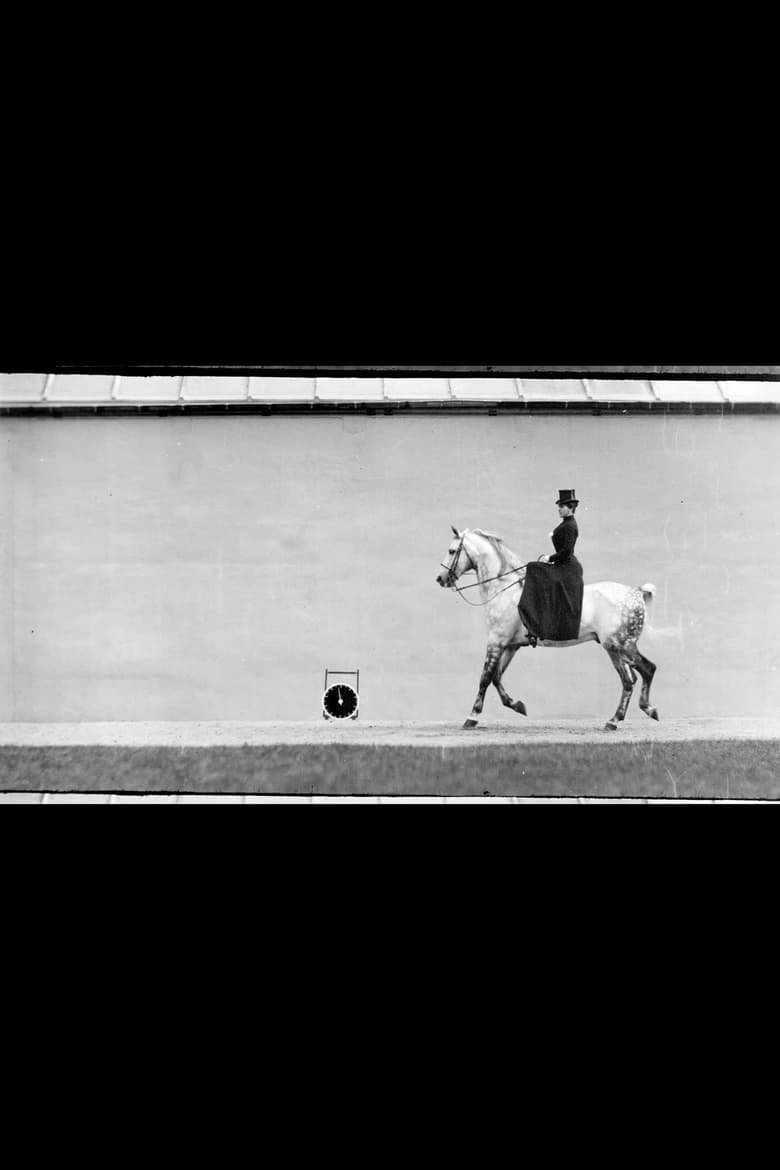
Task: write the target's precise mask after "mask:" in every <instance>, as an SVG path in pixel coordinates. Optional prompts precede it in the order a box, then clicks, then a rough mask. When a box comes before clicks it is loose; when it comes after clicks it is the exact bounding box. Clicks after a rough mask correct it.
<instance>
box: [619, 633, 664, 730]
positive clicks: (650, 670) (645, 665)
mask: <svg viewBox="0 0 780 1170" xmlns="http://www.w3.org/2000/svg"><path fill="white" fill-rule="evenodd" d="M626 653H627V655H628V657H629V660H630V662H631V665H632V669H633V668H634V667H636V669H637V670H638V671H639V674H640V675H641V676H642V691H641V694H640V695H639V706H640V709H641V710H642V711H644V713H645V715H649V716H650V718H651V719H657V718H658V711H657V710H656V708H655V707H651V706H650V684H651V683H652V681H653V675H654V674H655V671H656V665H655V663H654V662H651V661H650V659H649V658H645V656H644V654H640V653H639V651H638V650H637V648H636V646H633V647H631V649H628V648H626Z"/></svg>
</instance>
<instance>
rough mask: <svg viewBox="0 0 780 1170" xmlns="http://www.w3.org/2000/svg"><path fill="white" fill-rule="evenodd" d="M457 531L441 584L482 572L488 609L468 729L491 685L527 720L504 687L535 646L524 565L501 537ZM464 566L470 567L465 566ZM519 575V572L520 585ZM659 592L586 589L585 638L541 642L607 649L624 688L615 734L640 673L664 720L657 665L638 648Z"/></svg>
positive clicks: (612, 724)
mask: <svg viewBox="0 0 780 1170" xmlns="http://www.w3.org/2000/svg"><path fill="white" fill-rule="evenodd" d="M452 530H453V532H454V533H455V535H456V536H457V538H458V540H459V541H460V544H459V546H458V548H457V549H452V548H450V549H449V550H448V554H449V556H450V558H451V559H450V563H449V564H445V563H444V562H442V565H443V567H444V568H445V569H446V570H447V572H446V574H444V573H439V574H438V576H437V578H436V580H437V582H438V583H439V585H442V586H444V587H446V588H455V587H456V586H455V582H456V581H457V580H458V579H459V578H460V577H461V576H462V575H463V574H464V573H467V572H469V571H471V570H473V571H475V572H476V574H477V581H478V582H479V584H478V592H479V595H480V597H481V601H480V602H479V603H478V604H480V605H482V606H484V609H485V624H486V626H487V633H488V644H487V652H486V656H485V664H484V667H483V671H482V678H481V679H480V689H479V692H478V695H477V700H476V702H475V704H474V708H473V710H472V712H471V716H470V718H469V719H467V720H466V723H465V724H464V727H475V726H476V723H477V717H478V716H479V715H480V714H481V712H482V705H483V702H484V695H485V691H486V690H487V687H488V686H489V685H490V683H491V682H492V683H493V684H494V685H495V687H496V689H497V690H498V693H499V695H500V696H501V701H502V702H503V703H504V705H505V706H507V707H511V708H512V709H513V710H515V711H518V712H519V713H520V714H523V715H524V714H525V713H526V711H525V705H524V703H522V701H521V700H512V699H511V698H510V697H509V695H508V694H507V693H506V691H505V690H504V688H503V686H502V685H501V677H502V675H503V673H504V671H505V670H506V668H507V666H508V665H509V663H510V662H511V660H512V658H513V657H514V655H515V653H516V651H517V650H518V649H519V648H520V647H521V646H528V645H530V644H531V643H530V641H529V638H528V631H527V630H526V628H525V626H524V624H523V621H522V619H521V617H520V614H519V613H518V610H517V603H518V602H519V600H520V595H521V593H522V587H523V583H524V580H525V574H524V572H523V569H524V566H523V565H522V564H521V562H520V558H519V557H518V556H517V555H516V554H515V553H513V552H512V550H511V549H509V548H507V547H506V545H505V544H504V543H503V541H502V539H501V537H500V536H497V535H496V534H495V533H492V532H485V531H484V530H483V529H481V528H475V529H464V530H463V531H462V532H459V531H458V529H457V528H455V527H454V526H453V529H452ZM464 554H465V555H464ZM461 561H463V562H464V565H463V567H461ZM513 570H518V572H517V576H516V578H515V580H514V581H513V580H512V578H513ZM507 582H509V584H507ZM466 588H469V587H468V586H466ZM654 592H655V586H654V585H651V584H649V583H648V584H646V585H642V586H634V585H621V584H619V583H618V582H617V581H597V582H595V583H594V584H592V585H586V586H585V587H584V590H583V598H582V615H581V619H580V635H579V637H578V638H577V639H575V640H573V641H568V642H553V641H546V640H540V641H539V642H538V645H539V646H545V647H552V648H558V649H563V648H565V647H567V646H578V645H579V644H580V643H582V642H599V643H600V644H601V645H602V646H603V647H604V649H605V650H606V652H607V653H608V654H609V657H610V659H611V660H612V664H613V666H614V667H615V669H616V671H617V672H618V675H619V676H620V679H621V682H622V684H623V695H622V697H621V703H620V706H619V707H618V710H617V712H616V714H615V716H614V719H613V720H610V721H609V722H608V723H607V725H606V726H607V728H608V729H609V730H615V729H616V727H617V722H618V721H620V720H622V719H624V718H625V712H626V709H627V707H628V701H629V699H630V697H631V693H632V691H633V686H634V682H635V681H636V678H637V672H638V673H639V674H640V675H641V676H642V684H643V685H642V694H641V697H640V700H639V705H640V707H641V708H642V710H643V711H645V712H646V713H647V714H648V715H650V716H651V717H652V718H653V719H657V718H658V713H657V711H656V710H655V708H654V707H650V705H649V695H650V683H651V681H652V678H653V674H654V673H655V665H654V664H653V663H652V662H650V660H649V659H647V658H645V657H644V656H643V655H642V654H640V653H639V651H638V650H637V648H636V642H637V639H638V638H639V635H640V634H641V632H642V629H643V627H644V620H645V614H646V611H647V605H648V603H649V602H650V600H651V599H652V596H653V593H654ZM472 604H473V603H472Z"/></svg>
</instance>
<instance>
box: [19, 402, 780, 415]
mask: <svg viewBox="0 0 780 1170" xmlns="http://www.w3.org/2000/svg"><path fill="white" fill-rule="evenodd" d="M778 413H780V402H644V401H642V402H591V401H584V400H579V399H578V400H576V401H574V402H520V401H517V402H515V401H512V400H510V401H496V402H490V401H485V402H463V401H460V402H458V401H453V400H452V399H447V400H442V401H430V402H427V401H424V400H419V401H412V402H403V401H398V402H382V403H377V402H319V401H317V402H181V403H157V402H148V403H146V402H145V403H130V402H107V403H95V404H94V405H92V404H89V405H85V404H77V403H73V404H71V403H58V404H56V405H55V404H53V403H48V402H47V403H41V404H40V405H35V404H30V405H26V404H21V405H14V406H9V405H6V406H0V418H147V417H149V418H177V417H180V416H184V415H187V416H193V415H202V416H210V417H214V416H216V417H225V416H226V415H247V414H255V415H256V414H259V415H272V414H274V415H297V416H300V415H318V416H319V415H343V414H352V415H354V414H365V415H411V414H436V415H442V414H446V415H464V414H473V415H499V414H577V415H583V414H591V415H602V414H610V415H615V414H683V415H684V414H693V415H698V414H717V415H729V414H778Z"/></svg>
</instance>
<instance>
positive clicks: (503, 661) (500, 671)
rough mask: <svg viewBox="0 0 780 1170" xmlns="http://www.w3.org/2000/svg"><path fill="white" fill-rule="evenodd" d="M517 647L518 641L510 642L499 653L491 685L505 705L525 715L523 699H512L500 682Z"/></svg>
mask: <svg viewBox="0 0 780 1170" xmlns="http://www.w3.org/2000/svg"><path fill="white" fill-rule="evenodd" d="M519 648H520V643H519V642H512V643H510V644H509V646H507V647H506V649H505V650H504V652H503V654H502V655H501V657H500V659H499V661H498V666H497V667H496V673H495V675H494V678H493V686H494V687H495V688H496V690H497V691H498V693H499V696H500V697H501V702H502V703H503V704H504V706H505V707H511V708H512V710H513V711H517V712H518V713H519V714H520V715H527V714H528V712H527V711H526V709H525V703H524V702H523V700H522V699H516V700H515V699H513V698H512V696H511V695H510V694H508V693H507V691H506V690H505V689H504V687H503V685H502V682H501V680H502V678H503V677H504V672H505V671H506V668H507V667H508V666H509V663H510V662H511V661H512V659H513V658H514V656H515V654H516V653H517V651H518V650H519Z"/></svg>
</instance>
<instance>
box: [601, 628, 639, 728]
mask: <svg viewBox="0 0 780 1170" xmlns="http://www.w3.org/2000/svg"><path fill="white" fill-rule="evenodd" d="M604 649H605V650H606V651H607V654H608V655H609V658H610V662H611V663H612V665H613V666H614V668H615V670H616V671H617V672H618V675H619V676H620V681H621V683H622V684H623V693H622V695H621V696H620V702H619V703H618V709H617V711H616V712H615V714H614V715H613V716H612V718H611V719H609V720H607V722H606V723H605V724H604V730H605V731H617V725H618V723H622V722H623V720H624V719H625V717H626V711H627V710H628V704H629V702H630V700H631V694H632V692H633V690H634V672H633V671H632V670H631V668H630V666H629V664H628V662H627V661H626V659H625V657H624V656H623V652H622V651H621V650H610V649H609V648H608V647H606V646H605V647H604ZM637 669H638V668H637ZM640 673H641V671H640Z"/></svg>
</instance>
